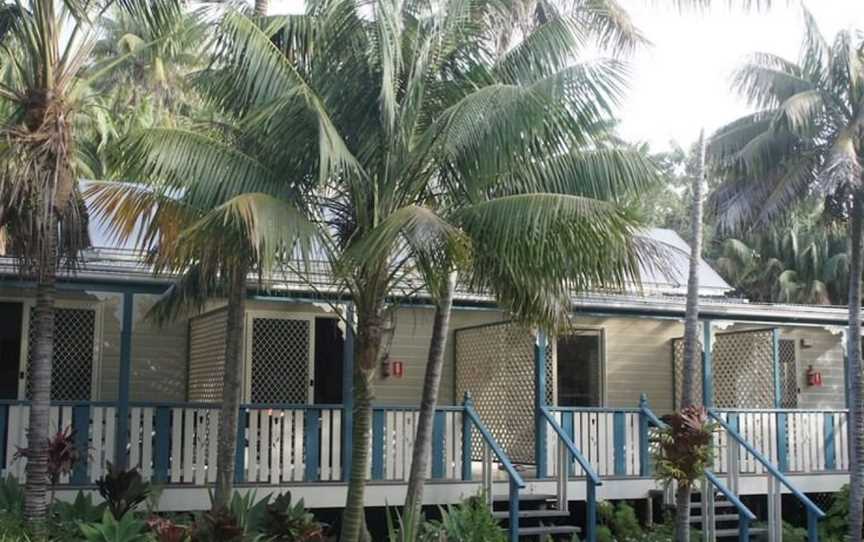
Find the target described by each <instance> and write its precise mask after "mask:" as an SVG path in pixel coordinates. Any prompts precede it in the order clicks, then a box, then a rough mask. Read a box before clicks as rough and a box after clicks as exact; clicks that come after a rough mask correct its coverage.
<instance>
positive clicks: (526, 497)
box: [492, 493, 558, 503]
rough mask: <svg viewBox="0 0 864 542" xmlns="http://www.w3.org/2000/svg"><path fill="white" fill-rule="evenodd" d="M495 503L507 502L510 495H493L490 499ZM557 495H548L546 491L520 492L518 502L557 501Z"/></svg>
mask: <svg viewBox="0 0 864 542" xmlns="http://www.w3.org/2000/svg"><path fill="white" fill-rule="evenodd" d="M492 500H493V501H495V502H496V503H501V502H504V503H509V502H510V496H509V495H507V494H502V495H495V497H493V499H492ZM557 500H558V496H557V495H549V494H546V493H524V494H523V493H520V494H519V502H537V501H557Z"/></svg>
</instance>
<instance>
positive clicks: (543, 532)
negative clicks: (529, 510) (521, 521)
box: [519, 525, 582, 540]
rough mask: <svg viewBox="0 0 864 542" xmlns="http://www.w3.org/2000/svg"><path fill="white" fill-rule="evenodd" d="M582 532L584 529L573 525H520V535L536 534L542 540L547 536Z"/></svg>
mask: <svg viewBox="0 0 864 542" xmlns="http://www.w3.org/2000/svg"><path fill="white" fill-rule="evenodd" d="M581 532H582V529H580V528H579V527H573V526H572V525H544V526H541V527H520V528H519V537H520V538H521V537H523V536H536V537H538V538H539V539H540V540H543V537H545V536H554V535H574V534H579V533H581Z"/></svg>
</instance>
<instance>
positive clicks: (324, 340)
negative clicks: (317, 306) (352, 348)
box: [315, 318, 345, 405]
mask: <svg viewBox="0 0 864 542" xmlns="http://www.w3.org/2000/svg"><path fill="white" fill-rule="evenodd" d="M344 348H345V336H344V333H342V330H341V329H339V320H337V319H336V318H316V319H315V403H316V404H328V405H336V404H340V403H342V373H343V370H342V351H343V349H344Z"/></svg>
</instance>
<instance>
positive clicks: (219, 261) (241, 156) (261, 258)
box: [91, 123, 315, 510]
mask: <svg viewBox="0 0 864 542" xmlns="http://www.w3.org/2000/svg"><path fill="white" fill-rule="evenodd" d="M220 128H221V129H222V130H227V129H229V128H228V127H227V126H226V124H224V123H223V124H222V125H221V126H220ZM231 128H233V130H234V137H232V138H230V139H227V140H226V139H225V138H219V137H218V134H217V133H215V132H214V133H212V134H206V133H205V134H202V133H200V132H190V131H188V130H184V129H148V130H142V131H140V132H138V133H136V134H134V135H133V136H131V137H130V138H129V139H127V140H126V141H125V142H124V143H123V152H122V153H121V154H122V156H123V157H124V158H123V160H122V162H121V163H120V164H119V165H118V167H119V170H120V172H121V173H122V175H123V176H124V177H125V178H130V179H136V180H137V181H138V182H136V183H134V184H128V183H116V182H114V183H104V184H100V185H96V186H95V187H94V189H92V194H91V196H93V206H94V209H95V210H96V211H97V212H99V213H101V214H103V215H106V216H107V217H108V218H109V220H110V223H111V227H112V230H113V232H114V234H115V235H116V236H117V237H118V238H119V239H121V240H122V241H124V242H125V241H127V240H128V239H129V238H130V236H131V235H133V234H134V233H135V232H136V231H140V232H141V233H140V234H138V235H139V237H138V238H136V239H134V240H135V241H136V242H137V243H138V245H139V246H140V248H141V249H143V250H145V251H147V252H149V253H151V256H150V260H151V263H152V264H153V272H154V273H155V274H163V273H180V274H181V275H182V276H181V278H180V280H178V281H177V282H176V283H175V285H174V286H173V287H172V289H171V290H170V291H169V293H168V295H167V296H165V297H163V298H162V299H161V300H160V301H159V302H158V303H157V304H156V305H154V307H153V309H152V311H153V313H152V316H153V317H154V318H155V319H156V320H157V321H167V320H171V319H174V318H176V317H177V316H178V315H180V314H188V313H189V312H190V311H200V310H202V309H203V308H204V306H205V304H206V302H207V301H209V300H210V299H213V298H218V297H221V298H225V299H227V301H228V312H227V330H226V337H225V366H224V369H223V382H222V401H221V413H220V417H219V433H218V434H219V441H218V444H217V465H216V471H217V475H216V489H215V492H214V499H213V503H212V505H213V508H214V510H215V509H218V508H221V507H223V506H226V505H227V503H228V500H229V498H230V495H231V492H232V489H233V481H234V463H235V459H234V458H235V451H236V447H237V423H238V413H239V408H240V401H241V383H242V374H243V359H244V357H243V349H242V344H243V321H244V317H245V313H246V310H245V307H246V288H247V280H248V275H249V273H250V272H252V271H254V272H256V273H258V275H259V277H262V278H263V277H266V276H268V275H269V274H270V272H271V271H272V270H273V269H274V267H275V266H276V265H277V262H278V261H279V258H280V257H281V256H282V255H284V254H291V255H293V256H299V257H301V259H305V257H306V255H308V254H309V252H310V250H311V241H312V238H313V237H314V233H315V228H314V226H313V225H312V224H311V223H309V222H308V221H307V220H306V216H305V214H304V211H303V207H304V198H305V197H306V194H307V193H308V192H309V191H310V190H309V187H307V186H305V185H304V183H303V182H293V183H292V182H288V180H286V179H284V178H283V177H282V176H280V175H279V173H278V170H277V169H276V168H277V167H278V165H277V164H275V163H273V162H272V161H270V160H269V159H268V157H267V156H266V155H264V154H262V153H260V152H258V150H259V149H260V146H259V144H258V142H257V141H256V140H255V135H256V134H255V133H254V132H244V130H243V127H242V126H241V125H239V124H236V125H233V126H232V127H231ZM175 144H183V145H185V147H184V148H182V149H179V152H181V153H183V154H184V156H187V157H189V158H190V159H194V160H201V161H202V162H196V163H193V164H182V165H181V164H179V163H177V162H176V161H175V160H173V158H174V157H175V156H176V154H177V152H178V149H177V148H175V147H174V145H175ZM190 172H195V173H197V174H198V176H197V177H193V176H191V175H190V174H189V173H190ZM301 181H302V180H301Z"/></svg>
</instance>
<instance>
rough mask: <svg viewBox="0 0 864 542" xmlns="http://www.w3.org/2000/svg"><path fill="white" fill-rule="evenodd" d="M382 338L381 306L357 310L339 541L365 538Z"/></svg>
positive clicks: (346, 541) (354, 541)
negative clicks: (351, 417) (347, 469)
mask: <svg viewBox="0 0 864 542" xmlns="http://www.w3.org/2000/svg"><path fill="white" fill-rule="evenodd" d="M383 336H384V321H383V317H382V314H381V306H380V305H376V306H374V307H373V308H371V309H369V308H367V309H362V308H361V307H360V306H358V309H357V349H356V352H355V360H354V427H353V430H352V435H353V437H352V441H353V448H352V450H351V479H350V480H349V482H348V498H347V500H346V502H345V511H344V512H343V513H342V533H341V538H340V540H341V541H342V542H358V541H360V540H364V539H365V537H366V528H365V518H364V497H365V493H366V473H367V472H368V471H369V448H370V446H371V436H372V435H371V433H372V401H373V399H374V397H375V395H374V387H373V380H374V378H375V371H376V369H377V368H378V359H379V354H380V352H381V345H382V339H383Z"/></svg>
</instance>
